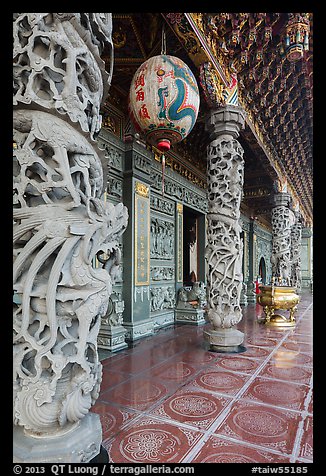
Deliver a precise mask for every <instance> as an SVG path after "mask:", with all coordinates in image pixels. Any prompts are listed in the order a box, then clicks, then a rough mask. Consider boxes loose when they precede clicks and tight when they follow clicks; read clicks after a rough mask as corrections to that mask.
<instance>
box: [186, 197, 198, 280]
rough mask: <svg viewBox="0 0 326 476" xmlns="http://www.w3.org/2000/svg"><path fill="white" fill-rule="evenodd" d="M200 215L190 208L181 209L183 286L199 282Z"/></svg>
mask: <svg viewBox="0 0 326 476" xmlns="http://www.w3.org/2000/svg"><path fill="white" fill-rule="evenodd" d="M201 216H202V215H201V214H200V213H196V212H195V211H194V210H192V209H191V208H187V207H185V206H184V208H183V284H184V285H185V286H191V285H192V284H193V283H194V282H195V281H199V280H200V277H199V268H200V263H199V261H200V259H201V258H200V255H201V253H200V249H201V246H199V240H198V237H199V227H200V225H199V221H200V217H201Z"/></svg>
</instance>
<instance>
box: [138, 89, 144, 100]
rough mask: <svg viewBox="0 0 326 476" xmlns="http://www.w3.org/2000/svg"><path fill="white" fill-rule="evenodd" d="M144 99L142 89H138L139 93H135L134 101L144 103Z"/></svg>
mask: <svg viewBox="0 0 326 476" xmlns="http://www.w3.org/2000/svg"><path fill="white" fill-rule="evenodd" d="M144 99H145V94H144V91H143V90H142V89H140V90H139V91H136V101H144Z"/></svg>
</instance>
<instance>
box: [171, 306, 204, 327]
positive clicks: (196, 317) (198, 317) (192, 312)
mask: <svg viewBox="0 0 326 476" xmlns="http://www.w3.org/2000/svg"><path fill="white" fill-rule="evenodd" d="M175 322H182V323H184V324H195V325H196V326H199V325H201V324H206V320H205V311H204V309H176V310H175Z"/></svg>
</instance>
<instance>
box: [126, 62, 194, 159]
mask: <svg viewBox="0 0 326 476" xmlns="http://www.w3.org/2000/svg"><path fill="white" fill-rule="evenodd" d="M198 110H199V91H198V86H197V82H196V79H195V77H194V75H193V73H192V71H191V70H190V68H189V67H188V66H187V65H186V64H185V63H184V62H183V61H182V60H180V59H179V58H176V57H174V56H170V55H159V56H153V57H152V58H150V59H148V60H147V61H145V63H143V64H142V65H141V66H140V67H139V68H138V69H137V71H136V73H135V75H134V77H133V79H132V82H131V86H130V92H129V113H130V117H131V120H132V122H133V123H134V126H135V128H136V130H137V131H139V132H143V133H144V134H145V139H146V142H148V143H149V144H151V145H154V146H155V147H157V148H158V149H159V150H160V151H162V152H165V151H167V150H169V149H170V147H171V144H174V143H176V142H180V141H182V140H183V139H184V138H185V137H186V136H187V135H188V134H189V132H190V131H191V129H192V128H193V126H194V124H195V122H196V119H197V115H198Z"/></svg>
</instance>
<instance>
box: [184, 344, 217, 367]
mask: <svg viewBox="0 0 326 476" xmlns="http://www.w3.org/2000/svg"><path fill="white" fill-rule="evenodd" d="M217 358H218V355H217V354H216V353H214V352H209V351H207V350H205V349H204V348H194V349H189V350H186V351H185V352H182V353H181V354H178V359H180V360H181V361H182V362H189V363H190V364H191V365H194V366H198V365H199V366H202V365H203V364H207V363H209V362H214V361H215V360H216V359H217Z"/></svg>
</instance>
